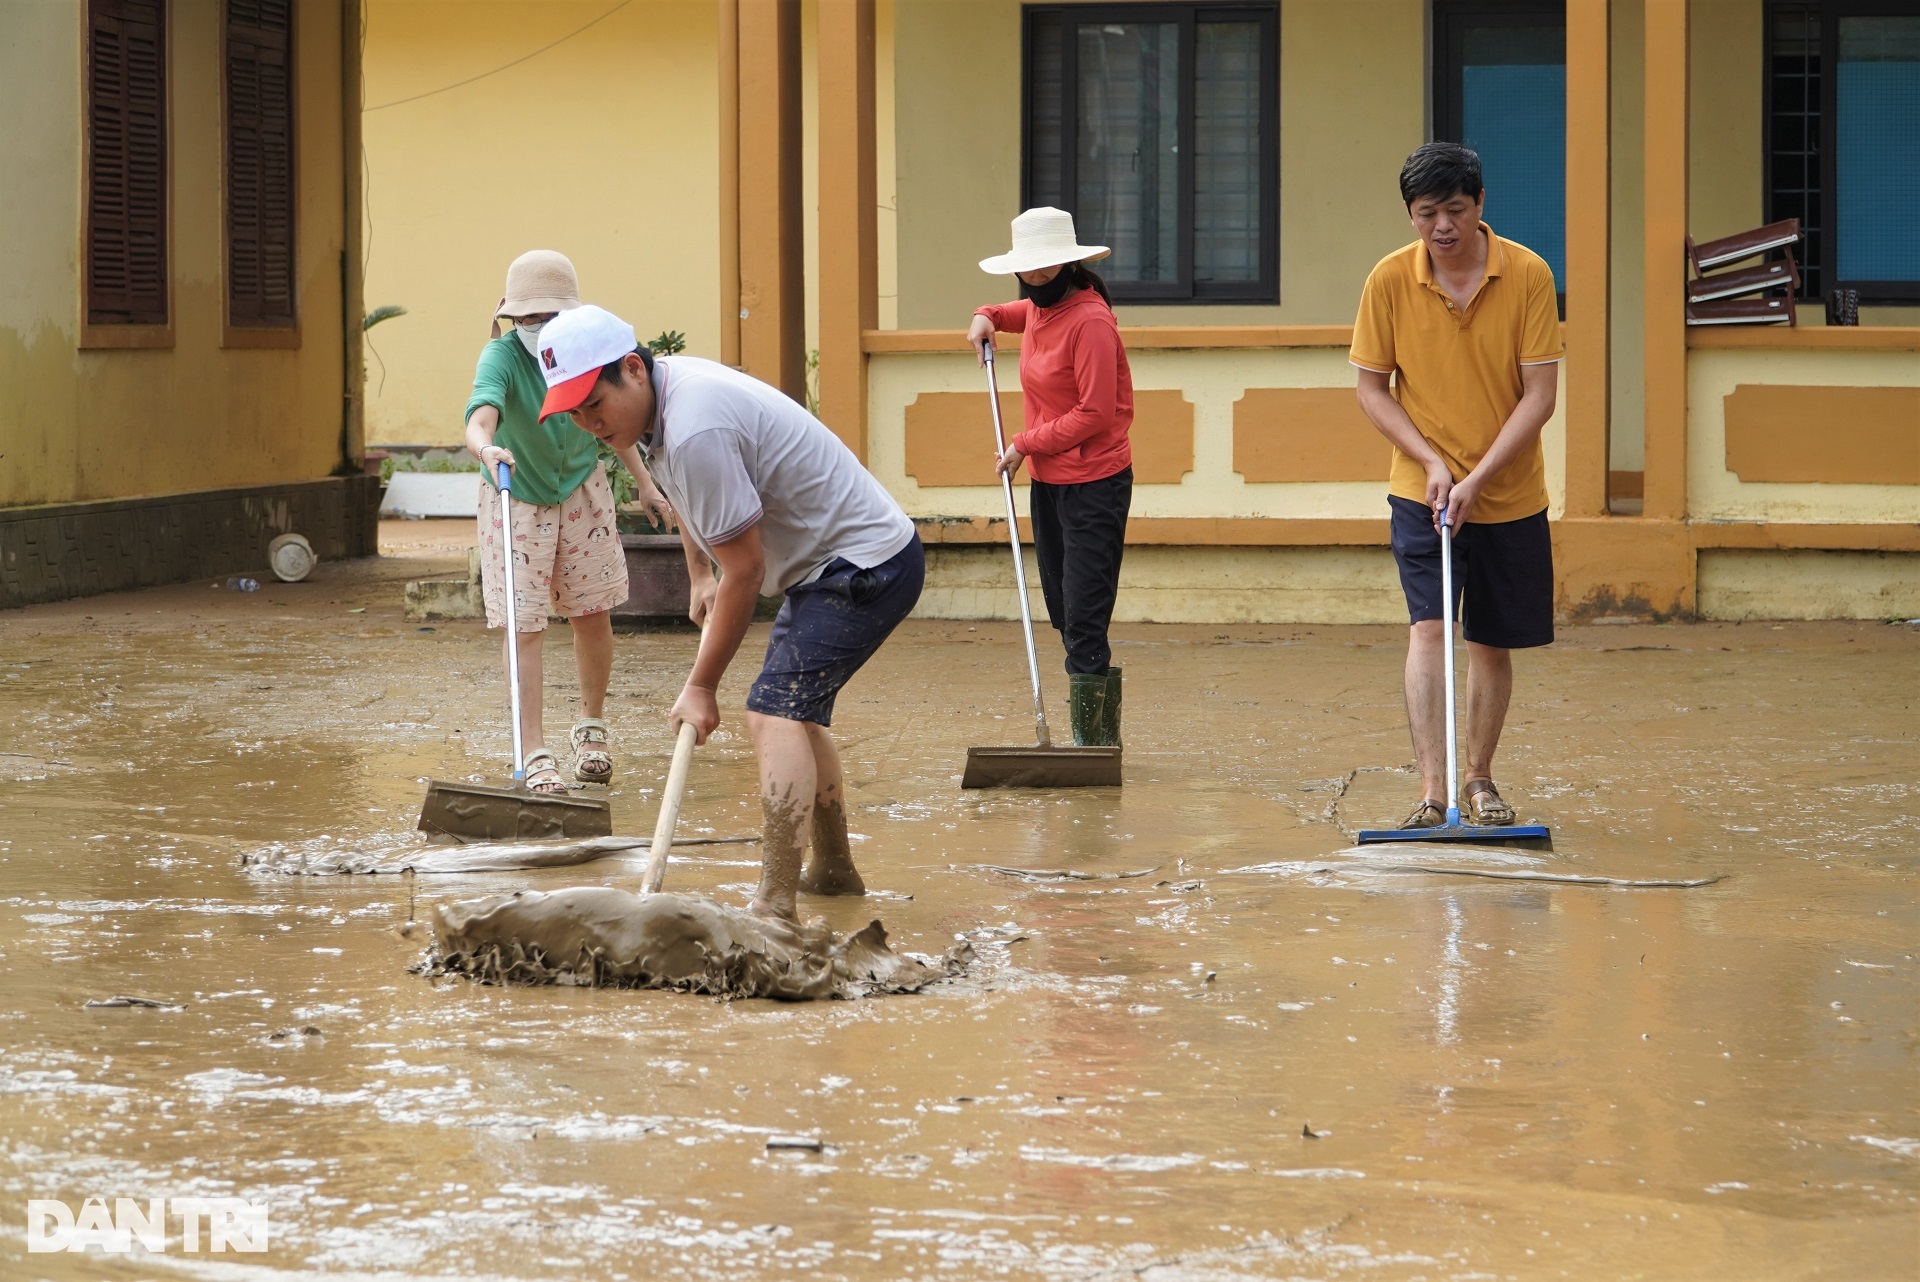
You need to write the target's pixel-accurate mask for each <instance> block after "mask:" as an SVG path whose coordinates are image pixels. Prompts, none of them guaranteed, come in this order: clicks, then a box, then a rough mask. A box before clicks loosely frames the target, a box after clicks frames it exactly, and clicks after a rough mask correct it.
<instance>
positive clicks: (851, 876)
mask: <svg viewBox="0 0 1920 1282" xmlns="http://www.w3.org/2000/svg"><path fill="white" fill-rule="evenodd" d="M807 741H808V743H809V744H810V745H811V746H812V748H813V762H814V770H815V776H814V789H813V833H812V836H813V858H811V859H809V860H808V861H807V866H806V869H805V871H803V872H802V873H801V874H800V889H802V890H804V891H806V892H807V893H808V894H809V895H864V894H866V893H867V883H866V882H865V881H863V880H861V877H860V870H859V869H858V868H856V867H854V866H853V848H852V846H851V845H850V844H849V843H848V841H847V808H846V804H845V799H844V796H843V790H842V788H841V783H840V751H839V749H837V748H835V747H834V746H833V736H832V735H830V734H828V733H827V728H826V727H825V726H816V725H812V724H809V725H808V726H807Z"/></svg>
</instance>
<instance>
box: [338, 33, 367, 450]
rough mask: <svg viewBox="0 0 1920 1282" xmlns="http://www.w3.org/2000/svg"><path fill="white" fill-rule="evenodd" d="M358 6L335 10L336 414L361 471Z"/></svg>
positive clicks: (363, 378)
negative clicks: (337, 69) (337, 156)
mask: <svg viewBox="0 0 1920 1282" xmlns="http://www.w3.org/2000/svg"><path fill="white" fill-rule="evenodd" d="M360 23H361V0H343V3H342V4H341V6H340V169H341V174H340V176H341V179H342V184H341V185H342V191H341V195H342V197H343V199H342V201H341V205H342V210H341V218H342V222H341V231H342V245H341V251H340V290H341V298H340V330H341V336H342V338H343V340H344V341H343V345H342V348H341V353H340V365H341V369H340V381H341V398H342V404H341V414H340V456H341V461H342V462H343V463H345V464H347V465H349V466H351V467H355V468H357V467H360V466H361V465H362V463H363V461H364V460H365V458H366V453H367V429H366V390H367V362H366V331H365V330H363V329H362V328H361V317H362V316H363V315H364V314H365V313H366V310H367V303H366V289H365V283H366V271H365V263H366V254H365V250H364V248H363V246H364V244H365V242H364V240H363V239H362V237H363V235H364V227H363V224H362V213H363V210H362V207H361V198H362V187H361V175H362V173H363V169H362V166H363V165H364V164H365V159H364V157H363V155H362V150H361V135H360V117H361V112H362V110H363V108H364V107H365V105H366V104H365V102H364V101H363V99H364V98H365V94H364V93H363V92H362V85H363V83H364V82H363V79H362V73H361V53H360V47H361V34H360Z"/></svg>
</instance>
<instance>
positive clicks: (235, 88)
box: [226, 0, 299, 329]
mask: <svg viewBox="0 0 1920 1282" xmlns="http://www.w3.org/2000/svg"><path fill="white" fill-rule="evenodd" d="M226 8H227V21H226V134H227V137H226V170H227V182H226V234H227V245H226V249H227V324H228V325H230V326H232V327H233V328H236V329H292V328H295V327H296V326H297V325H298V323H299V317H298V297H297V278H296V272H297V270H298V256H297V254H296V252H295V243H294V221H295V220H294V199H295V191H294V186H295V183H294V176H295V167H294V166H295V147H294V103H293V79H294V77H293V73H294V56H293V17H294V0H227V6H226Z"/></svg>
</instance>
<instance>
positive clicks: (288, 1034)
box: [267, 1024, 322, 1042]
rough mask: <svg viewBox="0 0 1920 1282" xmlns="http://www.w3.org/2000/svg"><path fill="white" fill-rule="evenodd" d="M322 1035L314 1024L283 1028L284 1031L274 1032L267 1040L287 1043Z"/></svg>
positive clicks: (268, 1035)
mask: <svg viewBox="0 0 1920 1282" xmlns="http://www.w3.org/2000/svg"><path fill="white" fill-rule="evenodd" d="M321 1035H322V1034H321V1032H320V1029H319V1028H318V1026H316V1025H313V1024H302V1025H301V1026H300V1027H299V1028H282V1029H277V1030H275V1031H274V1032H271V1033H268V1034H267V1040H268V1041H270V1042H286V1041H293V1040H295V1039H297V1038H302V1037H319V1036H321Z"/></svg>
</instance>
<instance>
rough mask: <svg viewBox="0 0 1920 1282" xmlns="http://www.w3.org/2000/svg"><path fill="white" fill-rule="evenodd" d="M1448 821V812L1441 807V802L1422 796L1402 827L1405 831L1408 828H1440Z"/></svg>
mask: <svg viewBox="0 0 1920 1282" xmlns="http://www.w3.org/2000/svg"><path fill="white" fill-rule="evenodd" d="M1446 822H1447V812H1446V811H1445V810H1443V809H1441V808H1440V803H1439V802H1437V801H1428V800H1426V799H1425V798H1422V799H1421V801H1420V804H1419V805H1417V806H1415V807H1414V808H1413V813H1412V814H1409V815H1408V816H1407V817H1406V819H1405V820H1404V821H1403V822H1402V823H1401V825H1400V827H1401V829H1402V830H1403V831H1404V830H1405V829H1408V828H1438V827H1440V826H1441V825H1442V824H1444V823H1446Z"/></svg>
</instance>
